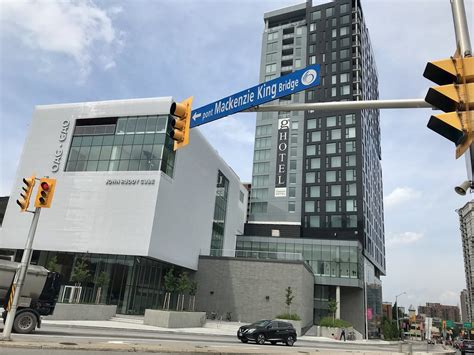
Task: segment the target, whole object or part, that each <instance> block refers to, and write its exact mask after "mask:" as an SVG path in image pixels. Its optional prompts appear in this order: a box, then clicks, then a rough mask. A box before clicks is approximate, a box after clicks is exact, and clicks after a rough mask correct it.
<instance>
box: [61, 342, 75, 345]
mask: <svg viewBox="0 0 474 355" xmlns="http://www.w3.org/2000/svg"><path fill="white" fill-rule="evenodd" d="M59 344H61V345H77V343H68V342H64V343H59Z"/></svg>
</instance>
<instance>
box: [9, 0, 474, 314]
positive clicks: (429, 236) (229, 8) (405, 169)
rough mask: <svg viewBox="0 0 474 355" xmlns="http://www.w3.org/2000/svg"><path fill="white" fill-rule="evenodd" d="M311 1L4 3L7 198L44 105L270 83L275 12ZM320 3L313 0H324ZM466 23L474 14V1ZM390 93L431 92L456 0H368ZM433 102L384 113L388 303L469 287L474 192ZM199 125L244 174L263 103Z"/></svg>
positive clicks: (383, 90) (208, 96)
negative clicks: (431, 63) (429, 75)
mask: <svg viewBox="0 0 474 355" xmlns="http://www.w3.org/2000/svg"><path fill="white" fill-rule="evenodd" d="M301 2H302V1H292V0H271V1H250V0H243V1H230V0H227V1H218V0H204V1H199V2H198V1H190V0H187V1H186V0H178V1H176V0H175V1H171V0H169V1H168V0H162V1H151V0H137V1H107V0H106V1H100V2H99V1H96V2H94V1H68V2H54V1H22V0H20V1H13V0H4V1H1V2H0V117H1V119H0V196H5V195H10V192H11V189H12V187H13V186H12V185H13V180H14V177H15V172H16V168H17V162H18V160H19V158H20V154H21V150H22V146H23V143H24V141H25V138H26V133H27V130H28V126H29V124H30V121H31V115H32V112H33V110H34V107H35V105H41V104H56V103H65V102H81V101H98V100H109V99H129V98H141V97H159V96H173V97H174V98H176V99H177V100H181V99H184V98H186V97H188V96H191V95H194V107H200V106H202V105H205V104H207V103H209V102H212V101H215V100H216V99H219V98H221V97H225V96H227V95H229V94H232V93H235V92H238V91H241V90H243V89H245V88H247V87H251V86H254V85H256V84H257V83H258V76H259V75H258V74H259V73H258V71H259V66H260V52H261V39H262V37H261V35H262V31H263V29H264V23H263V14H264V13H265V12H268V11H272V10H275V9H278V8H281V7H285V6H288V5H293V4H298V3H301ZM317 3H322V2H321V1H313V4H317ZM466 5H467V6H468V9H467V13H468V23H469V24H471V38H473V37H474V36H473V35H472V23H473V18H472V14H473V8H472V2H469V1H466ZM362 6H363V11H364V14H365V19H366V23H367V25H368V27H369V31H370V36H371V39H372V45H373V48H374V53H375V58H376V63H377V68H378V73H379V91H380V97H381V98H382V99H403V98H424V96H425V94H426V92H427V89H428V87H429V86H430V85H431V83H430V82H429V81H427V80H426V79H424V78H423V77H422V73H423V70H424V67H425V65H426V62H427V61H428V60H435V59H443V58H447V57H449V56H450V55H452V54H453V53H454V50H455V39H454V29H453V24H452V15H451V9H450V2H449V0H365V1H362ZM431 112H432V111H431V110H428V109H412V110H384V111H381V125H382V159H383V160H382V164H383V184H384V200H385V232H386V255H387V276H386V277H383V278H382V280H383V293H384V301H392V302H393V301H394V299H395V295H396V294H399V293H401V292H406V293H407V294H406V295H404V296H401V297H400V304H401V305H403V306H406V307H408V306H409V305H410V304H413V305H414V306H415V307H417V306H418V305H421V304H424V303H425V302H441V303H446V304H453V305H457V304H458V303H459V293H460V291H461V290H462V289H463V288H465V287H466V286H465V277H464V270H463V262H462V250H461V239H460V234H459V223H458V218H457V214H456V213H455V210H456V209H457V208H459V207H462V206H463V205H464V204H465V203H466V202H467V201H469V200H470V199H471V198H472V197H471V196H472V195H471V196H466V197H464V198H463V197H460V196H458V195H456V194H455V193H454V191H453V187H454V186H455V185H457V184H459V183H461V182H462V181H464V180H465V178H466V168H465V161H464V158H461V159H459V160H455V158H454V145H453V144H452V143H451V142H449V141H447V140H446V139H444V138H442V137H441V136H438V135H437V134H435V133H434V132H432V131H430V130H429V129H427V128H426V124H427V122H428V119H429V116H430V114H431ZM197 129H200V130H201V131H202V132H203V133H204V134H205V135H206V136H207V137H208V139H209V140H210V141H211V142H212V144H213V145H214V147H215V148H216V150H217V151H218V152H219V154H220V155H221V156H222V157H223V158H224V159H225V160H226V161H227V162H228V164H229V165H230V166H231V167H232V168H233V169H234V170H235V171H236V172H237V174H238V175H239V176H240V178H241V179H242V181H250V180H251V173H252V171H251V170H252V157H253V135H254V131H255V114H253V113H245V114H237V115H234V116H232V117H228V118H226V119H222V120H220V121H217V122H214V123H212V124H208V125H205V126H202V127H200V128H197Z"/></svg>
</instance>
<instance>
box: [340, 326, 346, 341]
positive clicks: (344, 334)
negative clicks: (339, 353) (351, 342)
mask: <svg viewBox="0 0 474 355" xmlns="http://www.w3.org/2000/svg"><path fill="white" fill-rule="evenodd" d="M342 337H344V341H346V330H345V329H344V328H342V331H341V338H340V340H342Z"/></svg>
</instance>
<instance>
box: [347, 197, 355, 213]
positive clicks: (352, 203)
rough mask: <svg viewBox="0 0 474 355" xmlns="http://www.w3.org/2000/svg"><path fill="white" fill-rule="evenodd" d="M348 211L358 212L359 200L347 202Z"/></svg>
mask: <svg viewBox="0 0 474 355" xmlns="http://www.w3.org/2000/svg"><path fill="white" fill-rule="evenodd" d="M346 211H347V212H357V200H353V199H348V200H346Z"/></svg>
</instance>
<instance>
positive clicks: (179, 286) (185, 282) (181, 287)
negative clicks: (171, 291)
mask: <svg viewBox="0 0 474 355" xmlns="http://www.w3.org/2000/svg"><path fill="white" fill-rule="evenodd" d="M188 289H189V278H188V273H187V272H182V273H181V274H180V275H179V277H178V279H177V280H176V291H178V304H177V305H176V310H177V311H178V310H181V311H182V310H183V309H184V293H185V292H186V291H187V290H188ZM180 301H181V306H180Z"/></svg>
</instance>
